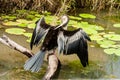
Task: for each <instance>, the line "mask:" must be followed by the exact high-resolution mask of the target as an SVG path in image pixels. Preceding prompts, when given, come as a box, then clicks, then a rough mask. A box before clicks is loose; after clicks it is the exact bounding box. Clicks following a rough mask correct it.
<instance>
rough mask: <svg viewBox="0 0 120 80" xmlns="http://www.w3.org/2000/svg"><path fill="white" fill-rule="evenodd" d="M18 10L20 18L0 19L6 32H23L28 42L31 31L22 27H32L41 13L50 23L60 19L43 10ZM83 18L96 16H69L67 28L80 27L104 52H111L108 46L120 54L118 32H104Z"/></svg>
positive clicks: (2, 17) (85, 14)
mask: <svg viewBox="0 0 120 80" xmlns="http://www.w3.org/2000/svg"><path fill="white" fill-rule="evenodd" d="M18 12H19V14H18V15H19V17H20V19H19V17H16V16H14V17H13V15H3V16H1V18H0V19H1V20H3V22H2V24H3V25H5V26H10V27H9V28H8V29H6V30H5V31H6V32H7V33H10V34H16V35H22V34H23V35H24V36H26V37H27V38H28V39H27V40H26V41H27V42H30V39H31V36H32V33H28V32H26V31H25V30H24V29H25V28H29V29H34V28H35V22H36V21H37V20H38V19H40V17H42V16H43V15H45V20H46V22H47V23H48V24H51V25H53V24H54V25H56V24H60V21H58V20H57V19H58V17H57V16H52V15H51V13H50V12H45V13H44V14H38V13H37V12H34V11H29V13H27V12H28V11H26V10H23V11H22V10H18ZM23 13H24V14H27V15H28V16H29V18H28V17H27V16H24V18H22V17H21V16H20V14H23ZM34 15H35V16H34ZM6 16H7V17H6ZM11 16H12V19H11ZM33 16H34V17H33ZM9 17H10V18H9ZM30 17H31V18H30ZM84 18H87V19H91V20H94V19H96V16H95V15H93V14H88V13H80V14H79V16H70V22H69V23H68V26H72V27H69V28H68V30H73V29H76V28H82V29H83V30H84V31H85V32H86V33H87V34H89V35H90V38H91V40H93V41H96V43H97V44H99V46H100V47H101V48H104V52H105V53H107V54H113V53H112V52H110V53H109V50H111V49H109V48H112V49H114V54H116V55H120V53H118V52H119V45H120V44H117V42H116V41H120V34H116V33H108V32H104V31H105V29H104V28H103V27H102V26H100V25H96V24H91V23H89V22H86V21H83V19H84ZM11 26H14V27H16V28H13V27H12V28H11ZM113 26H114V27H117V28H119V26H120V25H119V24H113ZM18 27H20V28H18Z"/></svg>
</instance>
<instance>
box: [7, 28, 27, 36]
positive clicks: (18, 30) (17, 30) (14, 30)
mask: <svg viewBox="0 0 120 80" xmlns="http://www.w3.org/2000/svg"><path fill="white" fill-rule="evenodd" d="M5 32H7V33H9V34H15V35H21V34H23V33H24V32H25V30H24V29H21V28H8V29H6V30H5Z"/></svg>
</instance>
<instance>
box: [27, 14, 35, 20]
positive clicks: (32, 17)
mask: <svg viewBox="0 0 120 80" xmlns="http://www.w3.org/2000/svg"><path fill="white" fill-rule="evenodd" d="M34 18H35V16H34V15H30V14H29V15H27V16H26V19H34Z"/></svg>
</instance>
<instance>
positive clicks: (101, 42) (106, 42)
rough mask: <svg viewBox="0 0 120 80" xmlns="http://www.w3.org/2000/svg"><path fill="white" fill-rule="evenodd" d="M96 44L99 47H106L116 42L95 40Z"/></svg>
mask: <svg viewBox="0 0 120 80" xmlns="http://www.w3.org/2000/svg"><path fill="white" fill-rule="evenodd" d="M97 43H98V44H100V45H108V44H111V45H113V44H115V43H116V42H114V41H111V40H107V39H103V40H97Z"/></svg>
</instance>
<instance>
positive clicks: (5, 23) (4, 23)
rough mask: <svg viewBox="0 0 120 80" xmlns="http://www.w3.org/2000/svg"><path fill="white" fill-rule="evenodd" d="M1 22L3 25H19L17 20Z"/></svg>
mask: <svg viewBox="0 0 120 80" xmlns="http://www.w3.org/2000/svg"><path fill="white" fill-rule="evenodd" d="M2 24H3V25H5V26H17V25H19V24H20V23H18V22H13V21H9V22H3V23H2Z"/></svg>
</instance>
